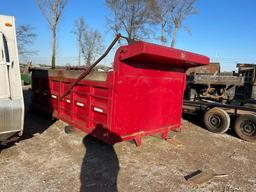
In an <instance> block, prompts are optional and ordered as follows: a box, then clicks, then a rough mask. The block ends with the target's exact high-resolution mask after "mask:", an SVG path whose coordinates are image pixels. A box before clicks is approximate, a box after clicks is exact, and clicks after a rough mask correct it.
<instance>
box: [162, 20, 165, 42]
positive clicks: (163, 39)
mask: <svg viewBox="0 0 256 192" xmlns="http://www.w3.org/2000/svg"><path fill="white" fill-rule="evenodd" d="M161 28H162V35H161V42H162V45H164V44H165V31H164V25H163V24H162V25H161Z"/></svg>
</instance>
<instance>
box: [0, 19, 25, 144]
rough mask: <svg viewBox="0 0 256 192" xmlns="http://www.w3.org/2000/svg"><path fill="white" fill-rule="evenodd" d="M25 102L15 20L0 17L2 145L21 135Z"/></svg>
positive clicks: (0, 141)
mask: <svg viewBox="0 0 256 192" xmlns="http://www.w3.org/2000/svg"><path fill="white" fill-rule="evenodd" d="M23 122H24V101H23V93H22V85H21V78H20V68H19V59H18V50H17V41H16V30H15V18H14V17H12V16H4V15H0V144H1V143H6V142H8V140H9V139H10V138H11V137H13V136H14V135H19V136H20V135H21V134H22V132H23Z"/></svg>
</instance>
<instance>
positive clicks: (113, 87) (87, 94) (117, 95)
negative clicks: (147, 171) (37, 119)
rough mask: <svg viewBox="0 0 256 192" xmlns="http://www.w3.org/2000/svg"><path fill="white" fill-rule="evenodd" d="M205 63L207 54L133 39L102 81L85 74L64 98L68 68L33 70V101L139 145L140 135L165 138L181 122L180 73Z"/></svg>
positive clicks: (95, 131) (97, 132)
mask: <svg viewBox="0 0 256 192" xmlns="http://www.w3.org/2000/svg"><path fill="white" fill-rule="evenodd" d="M208 63H209V58H208V57H205V56H201V55H198V54H194V53H190V52H186V51H182V50H177V49H172V48H167V47H163V46H159V45H155V44H150V43H145V42H137V43H134V44H132V45H129V46H122V47H120V48H119V49H118V50H117V52H116V55H115V59H114V70H113V71H111V72H108V74H107V77H106V80H105V81H95V80H94V81H93V80H88V79H87V80H86V79H83V80H82V81H80V82H79V83H78V84H77V85H76V86H75V87H74V89H73V90H72V91H71V93H70V94H69V95H68V96H66V97H65V98H63V99H60V97H61V95H62V94H63V93H64V91H65V90H66V89H68V87H69V85H70V83H71V82H72V81H74V80H75V78H74V77H73V78H72V76H71V77H70V75H67V73H72V71H69V72H67V70H37V69H35V70H34V71H33V73H34V74H33V76H32V80H33V87H32V89H33V105H34V106H37V107H39V108H40V109H42V108H45V109H46V110H47V109H48V110H53V115H54V116H55V117H56V118H59V119H61V120H63V121H65V122H67V123H69V124H70V125H72V126H74V127H76V128H79V129H81V130H83V131H85V132H87V133H90V134H92V135H93V136H95V137H97V138H98V139H100V140H102V141H104V142H107V143H110V144H113V143H116V142H119V141H123V140H130V139H134V140H135V141H136V143H137V144H140V142H141V136H144V135H149V134H153V133H162V137H163V139H165V138H166V136H167V134H168V131H169V130H171V129H178V128H180V125H181V113H182V101H183V92H184V89H185V84H186V76H185V73H184V72H185V71H186V69H187V68H189V67H192V66H198V65H205V64H208ZM49 102H50V104H49Z"/></svg>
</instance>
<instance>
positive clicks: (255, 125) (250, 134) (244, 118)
mask: <svg viewBox="0 0 256 192" xmlns="http://www.w3.org/2000/svg"><path fill="white" fill-rule="evenodd" d="M235 132H236V134H237V136H238V137H240V138H241V139H243V140H246V141H255V140H256V115H253V114H245V115H239V116H238V117H237V119H236V121H235Z"/></svg>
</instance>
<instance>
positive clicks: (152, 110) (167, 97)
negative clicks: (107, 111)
mask: <svg viewBox="0 0 256 192" xmlns="http://www.w3.org/2000/svg"><path fill="white" fill-rule="evenodd" d="M119 62H120V61H119ZM116 68H117V71H118V72H117V74H116V75H117V76H118V77H117V78H116V90H117V98H116V118H115V119H116V126H115V129H116V130H115V132H118V133H119V134H120V135H123V136H125V135H129V134H134V133H144V132H149V133H150V132H155V131H156V130H159V129H161V128H166V127H171V129H177V128H179V127H180V122H181V112H182V100H183V92H184V88H185V82H186V81H185V74H184V72H183V69H177V68H176V69H174V68H172V67H166V66H164V67H161V66H159V65H157V63H147V66H145V65H144V64H143V63H136V64H134V63H133V65H130V64H129V63H121V62H120V64H119V65H116ZM159 132H161V131H159Z"/></svg>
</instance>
